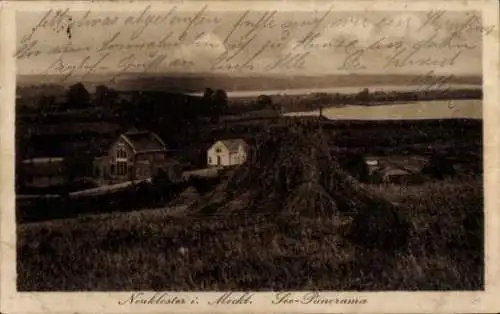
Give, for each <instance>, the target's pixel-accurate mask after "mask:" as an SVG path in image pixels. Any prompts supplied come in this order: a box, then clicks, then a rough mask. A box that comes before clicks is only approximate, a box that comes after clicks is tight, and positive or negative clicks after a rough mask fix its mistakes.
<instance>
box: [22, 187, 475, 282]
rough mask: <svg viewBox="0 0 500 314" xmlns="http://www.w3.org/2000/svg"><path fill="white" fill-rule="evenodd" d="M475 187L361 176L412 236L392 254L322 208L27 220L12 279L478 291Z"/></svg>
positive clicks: (152, 212)
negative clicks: (311, 214) (285, 216)
mask: <svg viewBox="0 0 500 314" xmlns="http://www.w3.org/2000/svg"><path fill="white" fill-rule="evenodd" d="M481 187H482V182H481V179H479V178H476V179H469V180H463V179H453V180H447V181H440V182H429V183H425V184H424V185H420V186H391V185H389V186H387V185H380V186H368V187H367V188H369V189H373V190H375V191H376V192H378V193H382V194H383V195H385V196H386V198H388V199H389V200H391V201H392V202H396V203H399V204H400V205H401V206H400V208H402V210H404V211H405V212H406V214H407V215H408V216H409V217H410V218H411V220H410V221H411V223H412V224H413V226H414V232H413V234H412V235H411V239H410V244H409V246H408V248H407V249H406V250H405V251H402V252H398V253H395V254H394V255H393V254H387V253H383V252H379V251H369V250H367V249H364V248H360V247H357V246H355V245H353V244H352V243H350V242H349V241H347V240H346V239H345V238H343V237H342V234H341V233H340V232H339V231H338V230H339V228H340V227H339V225H340V224H342V221H339V220H338V219H337V218H330V217H324V218H323V219H307V218H301V220H300V221H299V222H298V224H297V225H296V228H294V229H286V228H282V226H280V224H279V222H277V221H275V220H274V219H272V217H269V216H265V215H263V216H260V215H226V216H205V217H193V216H189V215H177V216H172V215H171V214H169V212H168V211H167V210H166V209H157V210H143V211H137V212H129V213H114V214H103V215H95V216H87V217H82V218H76V219H69V220H60V221H52V222H43V223H32V224H24V225H20V226H19V227H18V243H17V245H18V255H17V259H18V261H17V268H18V289H19V290H20V291H34V290H35V291H52V290H69V291H82V290H88V291H90V290H92V291H104V290H106V291H113V290H115V291H116V290H135V289H139V290H156V289H158V290H159V289H161V290H215V289H252V290H271V289H274V290H278V289H331V290H478V289H482V287H483V276H482V273H483V260H482V257H483V254H482V252H483V249H482V243H483V242H482V235H483V226H482V221H483V220H482V217H483V195H482V193H483V192H482V188H481ZM181 247H183V248H185V249H187V250H186V253H184V254H182V253H181V252H180V248H181Z"/></svg>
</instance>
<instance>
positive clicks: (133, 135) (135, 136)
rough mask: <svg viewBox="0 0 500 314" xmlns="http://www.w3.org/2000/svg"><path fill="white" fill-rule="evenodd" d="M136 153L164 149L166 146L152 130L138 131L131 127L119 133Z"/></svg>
mask: <svg viewBox="0 0 500 314" xmlns="http://www.w3.org/2000/svg"><path fill="white" fill-rule="evenodd" d="M121 138H122V139H124V140H125V141H126V142H127V143H128V144H130V146H131V147H132V149H133V150H134V152H135V153H136V154H139V153H145V152H152V151H166V150H167V148H166V146H165V143H164V142H163V141H162V139H161V138H160V137H159V136H158V135H156V134H155V133H153V132H150V131H140V130H137V129H132V130H130V131H128V132H125V133H123V134H122V135H121Z"/></svg>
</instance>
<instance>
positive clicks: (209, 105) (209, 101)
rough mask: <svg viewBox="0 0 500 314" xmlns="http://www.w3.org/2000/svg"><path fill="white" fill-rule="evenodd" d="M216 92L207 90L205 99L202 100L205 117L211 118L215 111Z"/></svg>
mask: <svg viewBox="0 0 500 314" xmlns="http://www.w3.org/2000/svg"><path fill="white" fill-rule="evenodd" d="M213 94H214V91H213V90H212V89H211V88H205V92H204V93H203V97H202V98H201V113H202V115H204V116H209V115H211V114H212V109H213V98H212V96H213Z"/></svg>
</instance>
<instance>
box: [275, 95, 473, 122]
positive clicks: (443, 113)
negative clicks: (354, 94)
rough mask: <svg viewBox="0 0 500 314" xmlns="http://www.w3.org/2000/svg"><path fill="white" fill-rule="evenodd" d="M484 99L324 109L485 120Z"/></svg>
mask: <svg viewBox="0 0 500 314" xmlns="http://www.w3.org/2000/svg"><path fill="white" fill-rule="evenodd" d="M482 109H483V108H482V100H480V99H460V100H436V101H417V102H411V103H399V104H398V103H394V104H388V105H378V106H345V107H332V108H325V109H323V116H325V117H326V118H328V119H332V120H344V119H346V120H404V119H412V120H413V119H415V120H416V119H451V118H455V119H458V118H468V119H482V117H483V110H482ZM317 115H319V111H318V110H313V111H307V112H289V113H285V116H317Z"/></svg>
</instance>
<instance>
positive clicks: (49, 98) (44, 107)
mask: <svg viewBox="0 0 500 314" xmlns="http://www.w3.org/2000/svg"><path fill="white" fill-rule="evenodd" d="M38 109H39V111H40V112H41V113H42V114H44V113H48V112H53V111H56V110H57V102H56V98H55V97H54V96H53V95H43V96H41V97H40V98H39V99H38Z"/></svg>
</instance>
